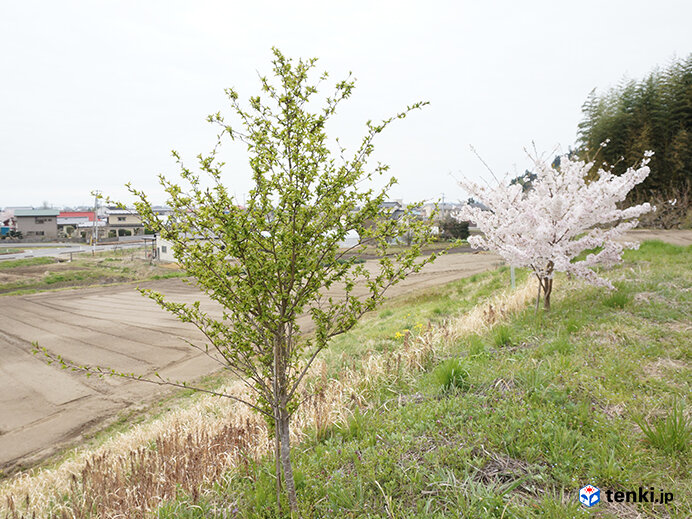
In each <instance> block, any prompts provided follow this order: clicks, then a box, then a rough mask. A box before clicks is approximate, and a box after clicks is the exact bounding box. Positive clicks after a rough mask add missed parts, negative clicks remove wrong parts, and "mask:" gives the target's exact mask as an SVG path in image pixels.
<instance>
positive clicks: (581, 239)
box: [454, 152, 655, 309]
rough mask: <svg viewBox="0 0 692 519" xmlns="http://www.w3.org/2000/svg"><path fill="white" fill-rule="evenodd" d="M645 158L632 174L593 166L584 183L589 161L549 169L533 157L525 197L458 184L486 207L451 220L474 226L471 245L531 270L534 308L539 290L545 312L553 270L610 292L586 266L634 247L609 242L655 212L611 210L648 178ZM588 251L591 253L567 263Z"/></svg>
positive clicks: (564, 159)
mask: <svg viewBox="0 0 692 519" xmlns="http://www.w3.org/2000/svg"><path fill="white" fill-rule="evenodd" d="M652 154H653V153H652V152H646V153H645V154H644V159H643V160H642V162H641V164H640V165H639V166H638V167H637V168H629V169H628V170H627V171H626V172H625V173H623V174H622V175H614V174H613V173H612V172H611V169H610V168H606V169H604V168H601V169H599V170H598V175H597V177H598V178H596V179H594V180H587V174H588V173H589V171H590V170H591V169H592V167H593V165H594V163H593V162H585V161H581V160H572V159H570V158H569V156H567V155H563V156H561V157H560V161H559V164H560V165H559V167H557V168H555V167H553V166H552V165H551V164H549V163H547V162H545V161H544V160H542V159H534V164H535V167H534V171H533V172H534V173H535V174H536V179H535V180H534V181H533V188H532V189H531V190H529V191H528V192H524V191H523V189H522V186H521V185H519V184H511V185H510V184H509V183H508V182H506V181H505V182H500V183H499V184H498V185H497V186H495V187H490V186H482V185H479V184H476V183H473V182H470V181H465V180H462V181H460V182H459V184H460V185H461V187H462V188H464V189H465V190H466V191H467V192H468V193H470V194H471V195H472V196H473V197H474V198H475V199H476V200H478V201H480V202H481V203H482V204H483V205H484V206H485V207H486V209H484V208H482V207H474V206H472V205H466V206H464V207H463V208H462V209H461V210H460V211H459V212H458V213H456V214H455V215H454V216H455V218H457V219H458V220H462V221H471V222H474V223H475V224H476V225H477V226H478V229H479V230H480V231H481V232H482V234H481V235H476V236H471V237H470V238H469V243H470V244H471V245H472V246H474V247H480V248H487V249H489V250H492V251H494V252H496V253H497V254H499V255H500V256H502V257H503V258H504V259H505V260H506V261H507V262H508V263H509V264H510V265H513V266H516V267H529V268H531V269H532V270H533V271H534V272H535V274H536V276H537V277H538V280H539V286H538V299H537V301H536V304H537V305H538V301H539V299H540V294H541V290H543V293H544V296H545V299H544V302H545V307H546V309H549V308H550V294H551V291H552V285H553V273H554V272H556V271H559V272H567V273H569V274H572V275H574V276H577V277H580V278H583V279H585V280H586V281H588V282H590V283H592V284H595V285H600V286H604V287H608V288H611V289H612V288H613V286H612V284H611V283H610V282H609V281H608V280H606V279H603V278H602V277H600V276H598V274H596V272H594V270H593V267H595V266H597V265H605V266H608V265H613V264H615V263H618V262H619V261H621V259H622V251H623V249H624V248H636V247H637V246H638V244H637V243H629V242H619V241H616V239H617V238H618V237H620V236H621V235H622V234H623V233H624V232H625V231H628V230H629V229H632V228H633V227H636V226H637V224H638V220H637V218H638V217H639V216H640V215H642V214H644V213H646V212H649V211H651V210H652V209H653V210H655V208H652V207H651V205H650V204H649V203H644V204H640V205H636V206H633V207H628V208H625V209H622V208H620V207H619V204H621V202H623V201H624V200H625V198H626V196H627V193H629V192H630V190H631V189H632V188H633V187H634V186H636V185H637V184H639V183H641V182H643V181H644V179H645V178H646V177H647V176H648V175H649V167H648V166H647V164H648V163H649V160H650V157H651V155H652ZM505 180H506V179H505ZM591 249H597V250H596V251H595V252H591V253H589V254H587V255H586V257H585V258H583V259H580V260H578V261H577V260H575V258H576V257H577V256H579V254H580V253H582V252H584V251H587V250H591Z"/></svg>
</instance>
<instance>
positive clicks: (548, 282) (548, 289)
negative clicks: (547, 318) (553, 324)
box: [544, 278, 553, 312]
mask: <svg viewBox="0 0 692 519" xmlns="http://www.w3.org/2000/svg"><path fill="white" fill-rule="evenodd" d="M552 291H553V278H545V288H544V292H545V309H546V311H547V312H549V311H550V294H551V293H552Z"/></svg>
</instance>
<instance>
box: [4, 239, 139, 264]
mask: <svg viewBox="0 0 692 519" xmlns="http://www.w3.org/2000/svg"><path fill="white" fill-rule="evenodd" d="M137 247H139V248H141V247H142V243H141V242H136V243H128V242H122V243H121V242H118V243H114V244H110V245H98V246H97V247H96V250H97V252H101V251H106V250H113V249H132V248H137ZM3 249H22V252H13V253H10V254H0V261H5V260H15V259H24V258H39V257H44V256H56V257H60V256H61V255H64V254H69V253H73V254H80V253H82V254H83V253H88V252H91V250H92V247H91V246H90V245H84V244H81V245H70V244H67V243H0V253H2V250H3Z"/></svg>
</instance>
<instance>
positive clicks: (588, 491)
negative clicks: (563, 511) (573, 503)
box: [579, 485, 601, 506]
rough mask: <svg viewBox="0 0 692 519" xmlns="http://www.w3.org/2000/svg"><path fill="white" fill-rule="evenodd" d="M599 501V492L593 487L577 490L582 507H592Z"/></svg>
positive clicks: (588, 486) (587, 486)
mask: <svg viewBox="0 0 692 519" xmlns="http://www.w3.org/2000/svg"><path fill="white" fill-rule="evenodd" d="M600 500H601V491H600V489H599V488H597V487H595V486H593V485H586V486H585V487H583V488H580V489H579V501H581V504H582V505H584V506H593V505H595V504H596V503H598V502H599V501H600Z"/></svg>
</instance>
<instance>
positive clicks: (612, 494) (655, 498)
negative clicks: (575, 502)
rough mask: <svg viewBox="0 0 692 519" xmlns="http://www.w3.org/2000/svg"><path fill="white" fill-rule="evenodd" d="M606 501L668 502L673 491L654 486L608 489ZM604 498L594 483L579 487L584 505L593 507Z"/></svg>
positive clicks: (671, 499) (671, 497) (670, 500)
mask: <svg viewBox="0 0 692 519" xmlns="http://www.w3.org/2000/svg"><path fill="white" fill-rule="evenodd" d="M604 494H605V501H607V502H608V503H654V504H658V503H660V504H664V505H666V504H668V503H670V502H672V501H673V493H672V492H664V491H663V489H661V490H660V492H658V493H656V492H655V490H654V487H649V488H648V489H647V488H643V487H639V489H638V490H610V489H609V490H606V491H605V492H604ZM602 499H603V496H602V495H601V490H600V489H599V488H598V487H596V486H594V485H586V486H585V487H582V488H580V489H579V501H580V502H581V504H582V505H584V506H587V507H592V506H593V505H595V504H597V503H599V502H600V501H601V500H602Z"/></svg>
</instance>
